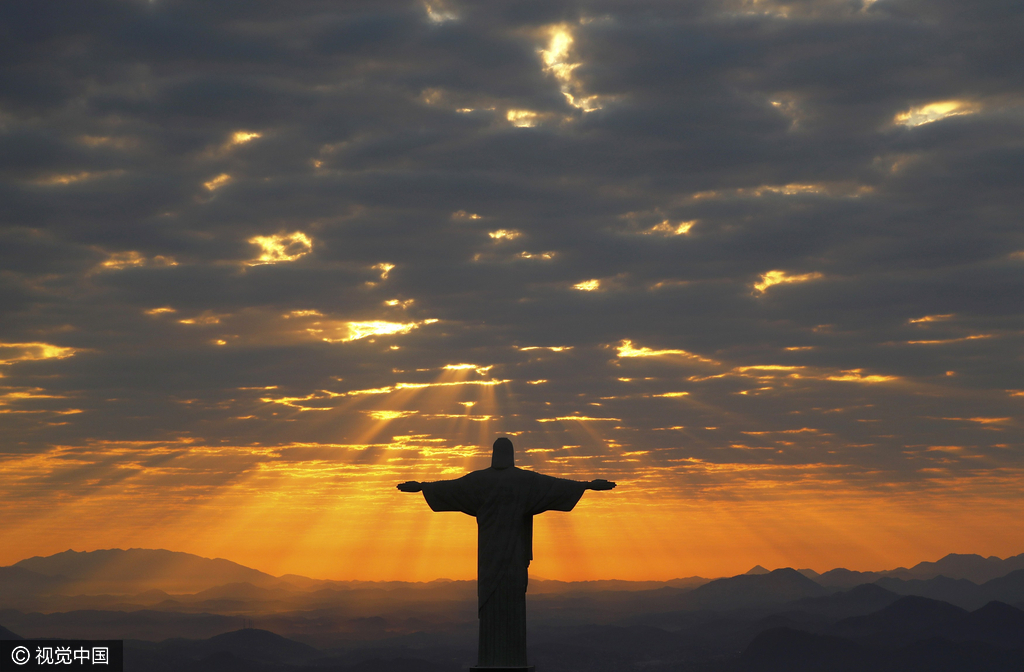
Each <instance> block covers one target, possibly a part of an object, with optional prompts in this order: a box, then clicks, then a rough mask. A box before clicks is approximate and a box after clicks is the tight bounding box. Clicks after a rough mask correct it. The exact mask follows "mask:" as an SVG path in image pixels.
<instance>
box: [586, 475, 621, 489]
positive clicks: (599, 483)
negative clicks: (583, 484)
mask: <svg viewBox="0 0 1024 672" xmlns="http://www.w3.org/2000/svg"><path fill="white" fill-rule="evenodd" d="M614 487H615V481H606V480H604V479H603V478H595V479H594V480H592V481H590V482H589V483H587V490H611V489H612V488H614Z"/></svg>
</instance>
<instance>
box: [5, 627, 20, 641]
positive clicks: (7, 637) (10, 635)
mask: <svg viewBox="0 0 1024 672" xmlns="http://www.w3.org/2000/svg"><path fill="white" fill-rule="evenodd" d="M12 639H25V638H24V637H22V636H21V635H17V634H15V633H13V632H11V631H10V630H8V629H7V628H5V627H4V626H2V625H0V641H10V640H12Z"/></svg>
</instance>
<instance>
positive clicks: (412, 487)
mask: <svg viewBox="0 0 1024 672" xmlns="http://www.w3.org/2000/svg"><path fill="white" fill-rule="evenodd" d="M397 487H398V489H399V490H401V491H402V492H419V491H420V490H422V489H423V484H422V483H420V482H419V481H406V482H405V483H399V484H398V486H397Z"/></svg>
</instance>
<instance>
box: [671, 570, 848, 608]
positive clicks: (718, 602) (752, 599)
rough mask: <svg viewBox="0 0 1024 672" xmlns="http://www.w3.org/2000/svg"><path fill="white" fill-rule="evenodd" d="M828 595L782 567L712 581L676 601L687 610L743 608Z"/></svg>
mask: <svg viewBox="0 0 1024 672" xmlns="http://www.w3.org/2000/svg"><path fill="white" fill-rule="evenodd" d="M829 592H830V591H829V590H828V589H826V588H824V587H822V586H820V585H818V584H817V583H815V582H814V581H812V580H811V579H808V578H807V577H806V576H804V575H803V574H801V573H800V572H798V571H796V570H795V569H791V568H789V567H786V568H783V569H776V570H774V571H771V572H768V573H767V574H740V575H739V576H733V577H730V578H727V579H715V580H714V581H711V582H710V583H706V584H704V585H703V586H699V587H698V588H694V589H693V590H691V591H690V592H688V593H686V594H684V595H682V597H681V598H680V601H681V603H682V604H683V605H684V606H685V607H686V608H690V609H714V610H726V609H745V608H751V607H763V606H767V605H772V604H783V603H785V602H792V601H794V600H799V599H801V598H806V597H822V596H824V595H827V594H828V593H829Z"/></svg>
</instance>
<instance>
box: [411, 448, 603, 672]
mask: <svg viewBox="0 0 1024 672" xmlns="http://www.w3.org/2000/svg"><path fill="white" fill-rule="evenodd" d="M514 461H515V460H514V455H513V448H512V442H511V441H510V440H508V439H507V438H505V437H502V438H500V439H498V440H497V441H495V442H494V452H493V454H492V457H491V467H490V468H489V469H481V470H479V471H474V472H470V473H468V474H466V475H465V476H463V477H461V478H456V479H455V480H451V481H434V482H433V483H420V482H418V481H407V482H405V483H401V484H399V485H398V489H399V490H401V491H402V492H420V491H421V490H422V491H423V498H424V499H426V500H427V504H428V505H430V508H431V509H432V510H434V511H461V512H462V513H465V514H467V515H470V516H474V517H475V518H476V524H477V598H478V607H479V618H480V648H479V652H478V658H477V667H474V668H471V669H473V670H484V669H487V670H491V671H492V672H494V670H496V669H506V670H531V669H533V668H532V667H529V666H527V664H526V584H527V581H528V575H527V567H529V566H530V560H532V559H533V517H534V516H535V515H537V514H538V513H544V512H545V511H572V509H573V507H574V506H576V502H578V501H580V497H582V496H583V493H584V492H585V491H587V490H611V489H612V488H614V487H615V483H612V482H611V481H606V480H604V479H597V480H593V481H589V482H583V481H570V480H567V479H564V478H555V477H553V476H545V475H544V474H538V473H536V472H533V471H525V470H523V469H518V468H516V467H515V466H514Z"/></svg>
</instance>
